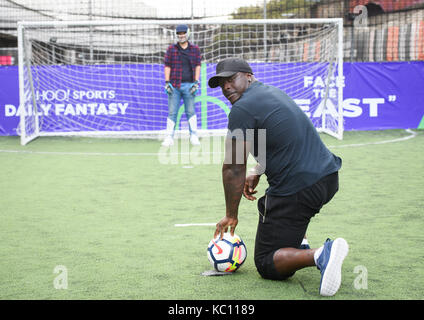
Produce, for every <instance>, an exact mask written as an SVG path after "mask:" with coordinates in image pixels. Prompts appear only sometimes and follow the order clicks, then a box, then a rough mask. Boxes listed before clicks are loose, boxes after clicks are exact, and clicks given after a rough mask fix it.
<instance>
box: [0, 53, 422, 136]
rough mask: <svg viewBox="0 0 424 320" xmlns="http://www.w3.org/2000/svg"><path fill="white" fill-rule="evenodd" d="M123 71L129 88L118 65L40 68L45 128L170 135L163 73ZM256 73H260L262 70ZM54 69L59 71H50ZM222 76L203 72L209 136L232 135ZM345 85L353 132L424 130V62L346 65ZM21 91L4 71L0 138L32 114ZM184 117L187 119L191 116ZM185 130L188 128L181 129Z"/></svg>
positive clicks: (150, 68)
mask: <svg viewBox="0 0 424 320" xmlns="http://www.w3.org/2000/svg"><path fill="white" fill-rule="evenodd" d="M119 67H120V68H119V72H120V77H121V78H122V79H123V81H117V80H116V78H112V77H111V74H112V73H114V70H113V68H114V66H53V67H51V66H49V67H39V70H38V74H39V75H41V73H42V72H44V70H43V68H45V71H48V75H49V77H50V78H49V80H50V82H49V83H51V84H50V85H54V89H52V88H51V87H50V88H49V87H43V86H42V85H41V86H38V89H37V90H36V95H37V97H36V99H37V101H40V106H39V114H40V116H41V117H42V118H43V121H42V122H41V123H40V125H41V126H42V127H41V129H42V130H44V131H49V132H52V131H53V132H54V131H60V132H66V131H83V130H107V131H144V130H163V129H165V127H166V117H167V110H168V107H167V97H166V95H165V94H164V93H163V78H162V74H163V66H162V65H127V66H119ZM252 67H253V69H255V65H254V64H253V65H252ZM51 68H55V72H50V71H51ZM261 68H262V70H263V73H260V74H259V73H258V74H256V76H257V78H258V80H260V81H263V82H265V83H268V81H267V79H266V76H267V75H268V76H269V75H270V74H272V71H273V69H272V65H269V68H270V70H269V71H267V70H265V69H266V68H265V69H264V65H263V64H261ZM214 69H215V67H214V65H207V66H205V67H204V68H202V73H204V74H203V75H202V90H203V93H202V90H201V91H200V93H199V96H198V97H197V98H196V112H197V113H198V123H199V127H201V128H203V129H221V128H225V127H226V113H228V111H229V109H230V106H229V103H228V101H226V99H225V98H224V97H223V96H222V94H221V92H220V89H219V88H218V89H210V88H207V87H206V83H205V82H206V73H207V74H213V72H214ZM158 74H159V75H161V76H160V77H158V76H157V75H158ZM81 76H82V77H87V79H86V81H81V82H78V81H79V80H78V79H79V78H78V77H81ZM55 77H57V78H55ZM128 79H129V80H130V81H128ZM139 79H150V80H148V81H140V80H139ZM34 81H37V80H34ZM282 81H283V82H284V79H283V80H282ZM283 82H282V83H283ZM321 82H322V79H319V78H314V77H313V76H308V75H305V76H304V83H303V84H302V85H303V86H304V87H305V89H312V90H314V89H315V88H317V90H318V89H321V87H322V83H321ZM99 84H102V85H101V87H99ZM269 84H273V83H269ZM344 85H345V86H344V93H343V94H344V102H343V110H344V111H343V115H344V121H345V123H344V127H345V130H380V129H406V128H418V127H419V128H423V127H424V118H423V117H424V103H423V101H424V89H423V88H424V62H422V61H420V62H385V63H375V62H373V63H344ZM18 87H19V82H18V68H17V67H16V66H12V67H2V68H0V135H16V134H17V132H16V128H17V126H18V123H19V115H20V114H21V112H24V111H23V110H24V108H21V107H20V106H19V89H18ZM312 100H313V99H311V103H312V102H313V101H312ZM180 116H181V119H184V118H185V116H184V114H183V113H181V114H180ZM185 126H186V124H185V122H184V121H182V122H181V127H185Z"/></svg>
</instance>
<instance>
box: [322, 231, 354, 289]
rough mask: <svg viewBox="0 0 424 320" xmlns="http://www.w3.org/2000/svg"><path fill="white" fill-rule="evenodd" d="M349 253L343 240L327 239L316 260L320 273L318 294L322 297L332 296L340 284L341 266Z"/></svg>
mask: <svg viewBox="0 0 424 320" xmlns="http://www.w3.org/2000/svg"><path fill="white" fill-rule="evenodd" d="M348 251H349V246H348V244H347V242H346V240H345V239H343V238H337V239H336V240H334V241H331V240H330V239H327V241H326V242H325V243H324V246H323V247H322V252H321V253H320V255H319V257H318V258H317V259H316V265H317V268H318V269H319V270H320V271H321V283H320V287H319V293H320V294H321V295H322V296H333V295H335V294H336V292H337V290H339V288H340V284H341V282H342V264H343V260H344V258H346V256H347V253H348Z"/></svg>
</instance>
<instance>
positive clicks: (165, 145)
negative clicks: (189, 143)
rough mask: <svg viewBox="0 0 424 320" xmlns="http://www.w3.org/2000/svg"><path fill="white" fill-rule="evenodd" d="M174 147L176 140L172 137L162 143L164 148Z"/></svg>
mask: <svg viewBox="0 0 424 320" xmlns="http://www.w3.org/2000/svg"><path fill="white" fill-rule="evenodd" d="M172 145H174V139H173V138H172V137H171V136H167V137H166V138H165V140H163V142H162V147H169V146H172Z"/></svg>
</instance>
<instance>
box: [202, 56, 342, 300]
mask: <svg viewBox="0 0 424 320" xmlns="http://www.w3.org/2000/svg"><path fill="white" fill-rule="evenodd" d="M209 86H210V87H211V88H216V87H218V86H219V87H221V90H222V93H223V94H224V96H225V97H226V98H227V99H228V100H229V101H230V102H231V104H232V108H231V112H230V114H229V116H228V135H227V139H226V143H225V158H224V164H223V167H222V179H223V184H224V193H225V203H226V215H225V216H224V217H223V218H222V219H221V220H220V221H219V222H218V223H217V224H216V230H215V234H214V237H217V236H219V235H221V237H222V236H223V233H224V232H227V231H228V229H230V232H231V233H232V234H233V233H234V230H235V228H236V226H237V224H238V207H239V203H240V199H241V196H242V194H243V195H244V196H245V197H246V198H247V199H248V200H256V198H255V196H254V194H255V193H256V191H255V188H256V186H257V185H258V183H259V179H260V177H261V175H262V174H263V173H265V175H266V176H267V179H268V184H269V187H268V189H267V190H266V192H265V195H264V196H263V197H261V198H260V199H259V200H258V209H259V223H258V228H257V234H256V240H255V264H256V268H257V270H258V272H259V273H260V275H261V276H262V277H263V278H266V279H275V280H284V279H287V278H289V277H291V276H293V275H294V273H295V272H296V271H297V270H299V269H302V268H305V267H310V266H316V267H317V268H318V269H319V270H320V272H321V284H320V288H319V292H320V294H321V295H323V296H332V295H334V294H335V293H336V292H337V290H338V289H339V287H340V284H341V269H342V263H343V260H344V258H345V257H346V255H347V253H348V244H347V242H346V241H345V240H344V239H343V238H337V239H335V240H333V241H331V240H329V239H328V240H327V241H326V242H325V243H324V245H323V246H321V247H320V248H317V249H310V248H309V249H300V248H301V244H302V239H303V238H304V236H305V234H306V230H307V227H308V224H309V222H310V219H311V218H312V217H313V216H314V215H315V214H317V213H318V212H319V211H320V209H321V208H322V207H323V205H324V204H326V203H328V202H329V201H330V200H331V199H332V198H333V196H334V195H335V193H336V192H337V191H338V188H339V178H338V171H339V169H340V168H341V163H342V160H341V159H340V158H339V157H337V156H335V155H334V154H333V153H331V152H330V151H329V150H328V149H327V147H326V146H325V145H324V143H323V142H322V141H321V138H320V136H319V134H318V133H317V131H316V129H315V127H314V126H313V124H312V122H311V121H310V119H309V118H308V117H307V116H306V115H305V113H304V112H303V111H302V110H301V109H300V108H299V107H298V106H297V105H296V103H295V102H294V101H293V100H292V99H291V98H290V97H289V96H287V95H286V94H285V93H284V92H283V91H281V90H280V89H278V88H276V87H272V86H268V85H265V84H263V83H261V82H259V81H257V80H256V79H255V77H254V75H253V72H252V69H251V67H250V66H249V64H248V63H247V62H246V61H244V60H242V59H238V58H228V59H225V60H222V61H220V62H219V63H218V65H217V67H216V75H215V76H214V77H212V78H210V79H209ZM261 130H262V131H261ZM264 131H265V138H263V137H261V135H260V132H264ZM236 132H237V133H236ZM261 144H262V145H261ZM261 149H262V150H264V153H265V154H259V153H260V152H261ZM258 151H259V153H258ZM249 153H251V154H252V155H253V156H254V157H255V159H256V160H257V161H258V164H257V166H256V167H255V168H253V169H251V170H250V171H249V175H248V176H247V177H246V163H247V158H248V155H249Z"/></svg>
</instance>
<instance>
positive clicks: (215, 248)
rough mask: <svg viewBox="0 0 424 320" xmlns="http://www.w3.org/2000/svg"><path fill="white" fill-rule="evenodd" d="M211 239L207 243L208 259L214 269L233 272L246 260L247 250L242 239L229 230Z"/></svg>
mask: <svg viewBox="0 0 424 320" xmlns="http://www.w3.org/2000/svg"><path fill="white" fill-rule="evenodd" d="M219 238H220V236H218V237H216V238H215V239H212V240H211V241H210V242H209V245H208V259H209V262H210V263H211V265H212V266H213V267H214V268H215V270H217V271H220V272H234V271H236V270H237V269H238V268H240V266H241V265H242V264H243V262H244V260H246V255H247V250H246V246H245V245H244V242H243V240H241V238H240V237H239V236H238V235H236V234H234V236H231V234H230V233H229V232H227V233H224V237H223V238H222V240H220V239H219Z"/></svg>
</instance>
